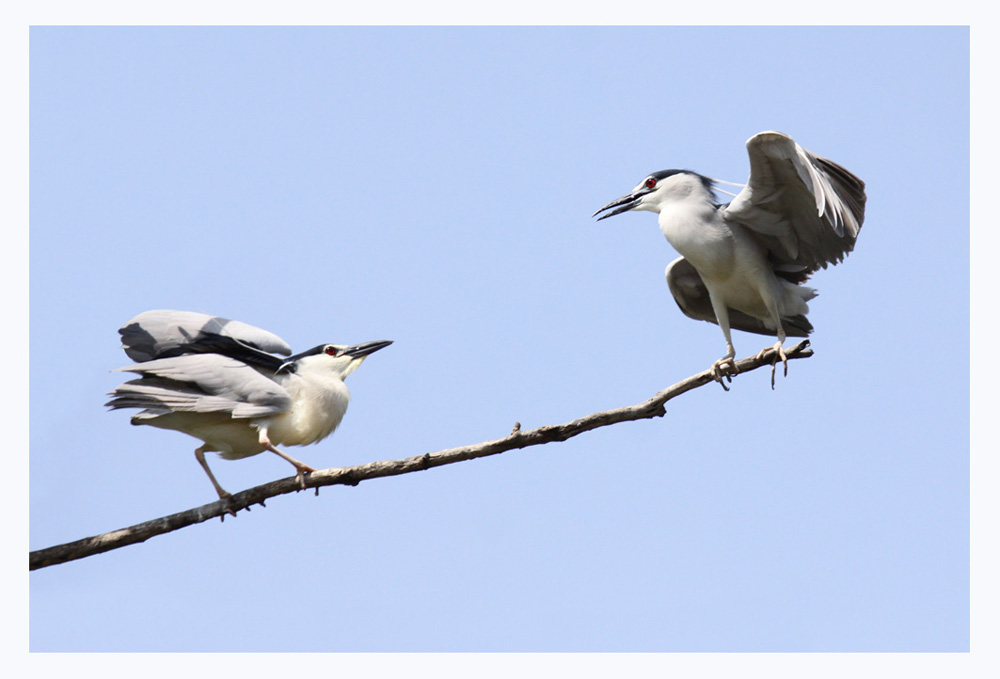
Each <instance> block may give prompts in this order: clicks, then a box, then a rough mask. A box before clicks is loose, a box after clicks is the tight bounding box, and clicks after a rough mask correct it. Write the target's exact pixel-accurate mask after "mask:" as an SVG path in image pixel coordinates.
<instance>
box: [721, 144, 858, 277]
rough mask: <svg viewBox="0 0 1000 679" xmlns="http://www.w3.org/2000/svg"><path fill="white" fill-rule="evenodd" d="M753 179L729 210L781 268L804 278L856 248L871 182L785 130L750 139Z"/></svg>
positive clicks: (728, 214)
mask: <svg viewBox="0 0 1000 679" xmlns="http://www.w3.org/2000/svg"><path fill="white" fill-rule="evenodd" d="M747 152H748V153H749V155H750V178H749V179H748V180H747V186H746V188H744V189H743V190H742V191H740V193H739V194H738V195H737V196H736V198H734V199H733V202H732V203H730V204H729V205H728V206H726V207H724V208H723V211H722V216H723V218H724V219H726V220H727V221H734V222H738V223H740V224H742V225H744V226H746V227H748V228H749V229H750V230H751V232H752V233H753V234H754V235H755V236H756V238H757V239H758V240H759V241H760V242H761V243H762V244H764V246H765V247H766V248H767V249H768V254H769V257H770V258H771V261H772V263H773V264H774V265H775V268H777V269H778V270H779V271H782V270H783V271H786V272H788V273H797V274H799V275H800V276H802V277H803V279H804V276H806V275H808V274H809V273H812V272H813V271H816V270H817V269H819V268H820V267H823V268H826V266H827V264H836V263H837V262H840V261H842V260H843V259H844V257H845V256H846V255H847V253H849V252H850V251H851V250H853V249H854V243H855V241H856V240H857V238H858V233H859V232H860V231H861V225H862V223H863V222H864V219H865V200H866V196H865V183H864V182H863V181H861V180H860V179H858V178H857V177H856V176H854V175H853V174H851V173H850V172H848V171H847V170H845V169H844V168H843V167H841V166H840V165H837V164H836V163H834V162H832V161H830V160H827V159H826V158H821V157H820V156H817V155H816V154H814V153H812V152H810V151H807V150H806V149H804V148H802V147H801V146H799V145H798V144H796V143H795V142H794V141H793V140H792V138H791V137H788V136H786V135H784V134H781V133H779V132H761V133H760V134H756V135H754V136H753V137H751V138H750V139H749V140H748V141H747Z"/></svg>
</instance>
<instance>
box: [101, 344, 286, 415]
mask: <svg viewBox="0 0 1000 679" xmlns="http://www.w3.org/2000/svg"><path fill="white" fill-rule="evenodd" d="M119 370H123V371H128V372H134V373H138V374H139V375H141V376H142V377H141V378H140V379H137V380H131V381H129V382H126V383H125V384H122V385H121V386H119V387H118V388H117V389H115V390H114V391H113V392H111V394H110V395H111V396H112V397H113V398H112V399H111V400H110V401H109V402H108V403H107V404H106V405H108V406H110V407H111V408H112V409H115V408H144V409H145V411H144V413H143V414H145V415H146V416H147V417H150V416H156V415H163V414H166V413H171V412H194V413H230V414H231V415H232V416H233V417H234V418H254V417H267V416H270V415H277V414H279V413H283V412H286V411H287V410H288V409H289V408H290V407H291V404H292V398H291V396H290V395H289V394H288V392H287V391H285V390H284V389H283V388H282V387H281V385H279V384H278V383H276V382H274V381H273V380H271V379H268V378H267V377H265V376H264V375H262V374H261V373H259V372H257V371H256V370H254V369H253V368H251V367H250V366H247V365H245V364H243V363H241V362H240V361H237V360H235V359H233V358H229V357H227V356H220V355H218V354H189V355H184V356H174V357H171V358H161V359H157V360H153V361H147V362H144V363H140V364H138V365H131V366H128V367H126V368H120V369H119ZM137 417H138V418H139V419H142V417H141V416H137Z"/></svg>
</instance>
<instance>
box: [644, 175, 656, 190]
mask: <svg viewBox="0 0 1000 679" xmlns="http://www.w3.org/2000/svg"><path fill="white" fill-rule="evenodd" d="M654 186H656V180H655V179H653V178H652V177H650V178H649V179H647V180H646V188H647V189H651V188H653V187H654Z"/></svg>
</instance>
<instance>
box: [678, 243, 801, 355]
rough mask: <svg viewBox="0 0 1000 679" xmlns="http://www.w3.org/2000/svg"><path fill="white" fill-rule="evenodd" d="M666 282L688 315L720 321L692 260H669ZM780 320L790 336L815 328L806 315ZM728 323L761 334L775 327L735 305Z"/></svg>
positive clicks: (714, 321) (696, 318)
mask: <svg viewBox="0 0 1000 679" xmlns="http://www.w3.org/2000/svg"><path fill="white" fill-rule="evenodd" d="M667 285H668V286H669V287H670V293H671V294H672V295H673V296H674V301H675V302H677V306H679V307H680V309H681V311H683V312H684V315H685V316H687V317H688V318H693V319H694V320H696V321H708V322H709V323H715V324H716V325H718V323H719V321H718V320H717V319H716V317H715V311H714V310H713V309H712V301H711V300H710V299H709V297H708V288H706V287H705V282H704V281H703V280H702V279H701V276H699V275H698V272H697V271H696V270H695V268H694V267H693V266H692V265H691V262H689V261H687V260H686V259H684V258H683V257H680V258H678V259H675V260H674V261H672V262H670V264H669V265H668V266H667ZM781 324H782V327H783V328H784V329H785V332H786V333H787V334H788V336H789V337H808V336H809V333H811V332H812V330H813V327H812V323H810V322H809V320H808V319H807V318H806V317H805V316H791V317H788V318H782V319H781ZM729 326H730V327H731V328H733V329H734V330H743V331H744V332H752V333H756V334H758V335H773V334H774V331H775V329H774V328H768V327H767V326H766V325H764V323H763V321H761V320H760V319H757V318H754V317H753V316H750V315H748V314H745V313H743V312H742V311H737V310H736V309H730V310H729Z"/></svg>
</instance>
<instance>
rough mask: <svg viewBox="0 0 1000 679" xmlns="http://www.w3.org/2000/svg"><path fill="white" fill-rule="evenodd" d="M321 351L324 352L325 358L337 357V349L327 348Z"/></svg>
mask: <svg viewBox="0 0 1000 679" xmlns="http://www.w3.org/2000/svg"><path fill="white" fill-rule="evenodd" d="M323 351H325V352H326V355H327V356H336V355H337V347H327V348H326V349H324V350H323Z"/></svg>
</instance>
